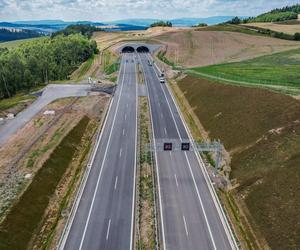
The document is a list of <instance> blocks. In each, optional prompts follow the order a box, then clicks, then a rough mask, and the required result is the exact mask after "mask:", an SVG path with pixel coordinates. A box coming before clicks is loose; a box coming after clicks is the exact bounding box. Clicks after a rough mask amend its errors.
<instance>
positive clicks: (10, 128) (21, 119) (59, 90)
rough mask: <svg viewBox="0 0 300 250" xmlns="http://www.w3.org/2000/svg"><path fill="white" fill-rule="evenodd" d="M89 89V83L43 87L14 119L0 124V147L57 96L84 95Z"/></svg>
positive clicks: (57, 97)
mask: <svg viewBox="0 0 300 250" xmlns="http://www.w3.org/2000/svg"><path fill="white" fill-rule="evenodd" d="M90 89H91V87H90V85H72V84H49V85H48V86H47V87H46V88H45V89H44V91H43V94H42V95H41V96H40V97H39V98H38V99H37V100H36V101H35V102H34V103H32V104H31V105H30V106H29V107H28V108H27V109H25V110H24V111H22V112H21V113H19V114H18V115H17V116H16V117H15V118H14V119H12V120H7V121H6V122H5V123H4V124H3V125H1V126H0V147H1V146H2V145H3V144H4V143H5V142H6V141H7V140H9V138H11V137H12V136H14V135H15V134H16V133H17V132H18V130H19V129H20V128H22V127H23V126H24V125H25V124H26V123H27V122H28V121H30V120H31V119H32V118H33V117H34V116H35V115H36V114H37V113H38V112H40V111H41V110H42V109H43V108H44V107H45V106H46V105H47V104H49V103H51V102H53V101H54V100H56V99H59V98H64V97H72V96H86V95H88V93H89V92H90Z"/></svg>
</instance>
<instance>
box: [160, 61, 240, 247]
mask: <svg viewBox="0 0 300 250" xmlns="http://www.w3.org/2000/svg"><path fill="white" fill-rule="evenodd" d="M155 66H156V68H157V70H158V71H159V72H160V70H159V68H158V67H157V65H156V64H155ZM166 87H167V89H168V92H169V94H170V96H171V98H172V100H173V102H174V104H175V107H176V110H177V112H178V113H179V115H180V119H181V121H182V122H183V125H184V127H185V130H186V131H187V133H188V136H189V139H190V140H191V141H193V139H192V135H191V132H190V130H189V128H188V127H187V125H186V122H185V120H184V118H183V117H182V114H181V111H180V109H179V108H178V105H177V103H176V101H175V99H174V96H173V94H172V92H171V90H170V88H169V86H168V84H166ZM192 146H193V148H195V145H194V144H192ZM195 155H196V158H197V161H198V163H199V166H200V169H201V172H202V174H203V176H204V179H205V181H206V183H207V186H208V189H209V192H210V194H211V197H212V199H213V201H214V205H215V207H216V209H217V212H218V215H219V217H220V220H221V222H222V225H223V227H224V230H225V233H226V235H227V238H228V241H229V243H230V245H231V247H232V249H239V247H238V245H237V242H236V240H235V236H234V235H233V232H232V229H231V227H230V225H229V222H228V219H227V216H226V215H225V212H224V210H223V208H222V205H221V203H220V200H219V198H218V196H217V194H216V191H215V188H214V187H213V184H212V181H211V179H210V177H209V174H208V172H207V170H206V168H205V166H204V163H203V160H202V158H201V157H200V156H199V154H198V153H196V152H195Z"/></svg>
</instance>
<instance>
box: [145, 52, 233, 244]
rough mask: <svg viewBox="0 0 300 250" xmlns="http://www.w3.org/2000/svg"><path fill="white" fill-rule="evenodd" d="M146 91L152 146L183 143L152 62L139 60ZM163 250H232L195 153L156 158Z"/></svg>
mask: <svg viewBox="0 0 300 250" xmlns="http://www.w3.org/2000/svg"><path fill="white" fill-rule="evenodd" d="M139 56H140V61H141V65H142V68H143V71H144V76H145V82H146V84H147V87H148V94H149V101H150V109H151V117H152V125H153V136H154V142H155V141H157V140H164V141H166V142H168V141H171V140H179V141H182V140H189V139H190V137H189V134H188V131H187V129H186V127H185V125H184V122H183V121H182V119H181V116H180V114H179V112H178V110H177V107H176V104H175V102H174V99H173V98H172V96H171V94H170V92H169V89H168V87H167V85H166V84H161V83H160V82H159V74H160V72H159V70H158V68H156V66H155V65H153V66H149V64H148V61H149V60H151V61H152V58H151V57H150V55H148V54H140V55H139ZM155 159H156V170H157V177H158V178H157V179H158V193H159V201H160V217H161V227H160V229H161V239H162V240H161V241H162V242H161V245H162V247H163V249H172V250H173V249H174V250H175V249H180V250H188V249H220V250H227V249H235V248H236V245H235V241H234V239H233V238H232V235H231V231H230V228H229V227H228V224H227V221H226V219H225V217H224V214H223V210H222V208H221V207H220V206H219V203H218V200H217V198H216V196H215V194H214V190H213V188H212V186H211V183H210V181H209V179H208V177H207V176H206V174H205V168H204V166H203V162H201V159H200V158H199V159H198V158H197V155H196V154H195V152H192V151H188V152H181V151H179V152H174V151H173V152H166V151H165V152H156V154H155Z"/></svg>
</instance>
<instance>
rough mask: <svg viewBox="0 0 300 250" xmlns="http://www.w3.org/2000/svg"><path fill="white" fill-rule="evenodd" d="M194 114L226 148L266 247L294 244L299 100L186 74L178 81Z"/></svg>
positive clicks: (299, 203) (298, 217)
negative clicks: (266, 243)
mask: <svg viewBox="0 0 300 250" xmlns="http://www.w3.org/2000/svg"><path fill="white" fill-rule="evenodd" d="M178 86H179V88H180V89H181V91H182V92H183V93H184V95H185V97H186V99H187V101H188V102H189V104H190V105H191V107H193V110H194V113H195V115H196V116H197V117H198V119H199V120H200V121H201V123H202V125H203V126H204V128H205V129H206V131H208V132H209V136H210V138H212V139H214V138H219V139H221V141H222V143H223V144H224V145H225V148H226V150H227V151H229V152H230V154H231V157H232V161H231V168H232V172H231V179H236V181H237V183H238V187H237V188H236V189H235V192H236V194H235V196H236V197H237V198H239V199H241V201H242V202H243V203H244V204H245V206H246V207H247V210H248V211H249V213H250V215H249V218H248V220H249V221H250V222H252V225H253V228H254V229H255V231H256V234H257V236H258V237H260V236H261V235H262V236H263V237H265V239H266V241H267V242H268V244H269V245H270V247H271V248H272V249H278V250H279V249H297V247H298V246H299V245H300V235H299V233H296V232H299V231H300V224H299V223H295V222H296V221H300V213H299V211H298V208H299V207H300V196H299V191H300V189H299V181H300V169H299V167H298V166H299V163H300V154H299V152H300V121H299V117H300V102H299V101H297V100H296V99H294V98H292V97H289V96H287V95H283V94H278V93H274V92H271V91H268V90H264V89H255V88H246V87H240V86H234V85H224V84H219V83H215V82H212V81H209V80H205V79H199V78H193V77H190V76H188V77H186V78H184V79H183V80H181V81H180V82H179V83H178Z"/></svg>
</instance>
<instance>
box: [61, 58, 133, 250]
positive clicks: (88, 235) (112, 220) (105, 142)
mask: <svg viewBox="0 0 300 250" xmlns="http://www.w3.org/2000/svg"><path fill="white" fill-rule="evenodd" d="M132 60H134V56H133V54H124V55H123V56H122V62H121V69H120V74H119V78H118V88H117V90H116V93H115V96H114V99H113V102H112V104H111V107H110V111H109V113H108V117H107V121H106V124H105V127H104V128H103V132H102V135H101V138H100V141H99V146H98V148H97V151H96V153H95V158H94V160H93V162H92V165H91V170H90V173H89V176H88V179H87V181H86V184H85V186H84V189H83V192H82V196H81V197H80V201H79V203H78V207H77V209H76V210H75V213H74V216H73V217H72V219H71V220H70V223H69V225H68V227H66V231H65V232H66V233H65V236H64V237H63V240H62V242H61V245H60V248H61V249H72V250H75V249H88V250H93V249H114V250H115V249H116V250H117V249H130V248H131V247H132V245H133V237H132V236H133V228H134V205H135V172H136V140H137V82H136V67H135V63H133V62H132Z"/></svg>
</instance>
